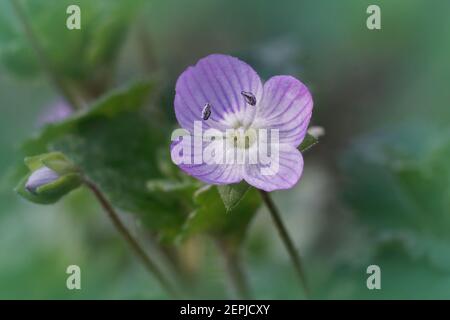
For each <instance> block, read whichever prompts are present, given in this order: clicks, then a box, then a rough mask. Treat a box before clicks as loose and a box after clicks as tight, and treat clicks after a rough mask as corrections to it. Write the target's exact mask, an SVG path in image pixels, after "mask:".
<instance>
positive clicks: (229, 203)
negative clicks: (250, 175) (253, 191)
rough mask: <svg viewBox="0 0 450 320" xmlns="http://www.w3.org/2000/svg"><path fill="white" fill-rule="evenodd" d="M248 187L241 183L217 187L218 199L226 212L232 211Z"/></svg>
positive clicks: (246, 184)
mask: <svg viewBox="0 0 450 320" xmlns="http://www.w3.org/2000/svg"><path fill="white" fill-rule="evenodd" d="M249 188H250V185H249V184H248V183H247V182H245V181H242V182H240V183H235V184H228V185H221V186H217V189H218V191H219V194H220V198H221V199H222V201H223V204H224V205H225V208H226V209H227V211H230V210H232V209H233V208H234V207H235V206H236V205H237V204H239V202H240V201H241V200H242V198H243V197H244V195H245V194H246V192H247V191H248V190H249Z"/></svg>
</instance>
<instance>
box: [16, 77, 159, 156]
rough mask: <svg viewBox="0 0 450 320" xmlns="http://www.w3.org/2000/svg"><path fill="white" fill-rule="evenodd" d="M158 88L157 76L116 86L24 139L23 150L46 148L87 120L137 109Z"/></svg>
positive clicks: (35, 150)
mask: <svg viewBox="0 0 450 320" xmlns="http://www.w3.org/2000/svg"><path fill="white" fill-rule="evenodd" d="M155 90H156V81H154V80H149V81H145V82H138V83H135V84H132V85H130V86H128V87H125V88H120V89H116V90H114V91H112V92H111V93H109V94H108V95H106V96H104V97H102V98H100V99H99V100H98V101H96V102H94V103H93V105H92V106H90V107H89V109H85V110H82V111H80V112H78V113H76V114H75V115H73V116H72V117H70V118H67V119H66V120H63V121H61V122H58V123H53V124H52V123H51V124H48V125H47V126H46V127H44V128H43V130H42V131H40V132H39V133H38V134H37V135H36V136H35V137H32V138H31V139H29V140H28V141H26V142H24V143H23V145H22V150H23V152H24V153H26V154H37V153H42V152H45V151H46V150H47V147H48V143H49V142H50V141H54V140H55V139H57V138H59V137H62V136H63V135H65V134H67V133H70V132H72V131H75V130H76V129H77V127H78V126H80V125H81V124H83V123H86V122H88V121H90V120H95V119H96V118H98V119H100V118H114V117H116V116H117V115H119V114H121V113H123V112H131V111H136V110H138V109H139V108H141V107H142V105H143V104H144V102H145V101H146V100H147V99H148V96H149V93H150V92H152V93H153V94H154V93H155Z"/></svg>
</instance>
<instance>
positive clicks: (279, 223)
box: [259, 190, 310, 298]
mask: <svg viewBox="0 0 450 320" xmlns="http://www.w3.org/2000/svg"><path fill="white" fill-rule="evenodd" d="M259 191H260V193H261V197H262V199H263V201H264V203H265V204H266V206H267V209H268V210H269V212H270V215H271V217H272V220H273V222H274V224H275V227H276V228H277V230H278V233H279V235H280V237H281V240H282V241H283V244H284V246H285V247H286V250H287V251H288V253H289V256H290V258H291V260H292V263H293V265H294V268H295V271H296V272H297V275H298V277H299V279H300V282H301V283H302V285H303V288H304V291H305V295H306V297H307V298H309V297H310V290H309V286H308V283H307V281H306V276H305V272H304V270H303V267H302V263H301V259H300V255H299V254H298V251H297V250H296V249H295V246H294V242H293V241H292V239H291V237H290V236H289V233H288V231H287V229H286V227H285V225H284V223H283V220H282V219H281V216H280V212H279V210H278V208H277V207H276V205H275V203H274V202H273V200H272V198H271V197H270V195H269V193H267V192H266V191H263V190H259Z"/></svg>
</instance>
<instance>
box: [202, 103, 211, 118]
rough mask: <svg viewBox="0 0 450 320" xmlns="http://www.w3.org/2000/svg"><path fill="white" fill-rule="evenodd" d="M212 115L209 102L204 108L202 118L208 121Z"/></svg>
mask: <svg viewBox="0 0 450 320" xmlns="http://www.w3.org/2000/svg"><path fill="white" fill-rule="evenodd" d="M210 116H211V104H209V103H207V104H205V106H204V107H203V110H202V119H203V120H205V121H206V120H208V119H209V117H210Z"/></svg>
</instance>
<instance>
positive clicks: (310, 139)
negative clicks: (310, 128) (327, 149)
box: [298, 133, 319, 153]
mask: <svg viewBox="0 0 450 320" xmlns="http://www.w3.org/2000/svg"><path fill="white" fill-rule="evenodd" d="M317 143H319V139H318V138H316V137H314V136H312V135H310V134H309V133H307V134H306V136H305V138H304V139H303V141H302V143H301V144H300V146H299V147H298V149H299V150H300V152H302V153H303V152H305V151H307V150H308V149H310V148H311V147H313V146H315V145H316V144H317Z"/></svg>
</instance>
